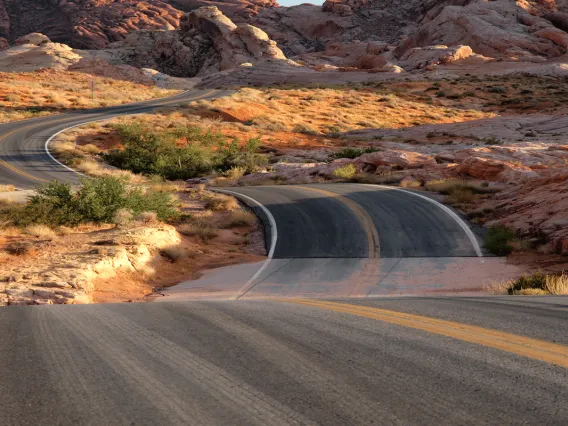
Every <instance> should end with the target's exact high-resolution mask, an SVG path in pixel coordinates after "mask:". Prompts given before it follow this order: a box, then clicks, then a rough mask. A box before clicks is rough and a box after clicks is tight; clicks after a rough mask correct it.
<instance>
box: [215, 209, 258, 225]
mask: <svg viewBox="0 0 568 426" xmlns="http://www.w3.org/2000/svg"><path fill="white" fill-rule="evenodd" d="M254 223H256V216H255V215H254V214H252V213H250V212H247V211H245V210H235V211H232V212H231V213H229V215H228V216H227V218H226V219H225V220H224V221H223V227H224V228H233V227H235V226H247V225H248V226H250V225H253V224H254Z"/></svg>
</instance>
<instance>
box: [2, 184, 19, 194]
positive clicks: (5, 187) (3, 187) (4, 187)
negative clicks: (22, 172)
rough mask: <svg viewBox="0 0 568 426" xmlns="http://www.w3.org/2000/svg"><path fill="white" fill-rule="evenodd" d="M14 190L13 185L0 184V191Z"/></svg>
mask: <svg viewBox="0 0 568 426" xmlns="http://www.w3.org/2000/svg"><path fill="white" fill-rule="evenodd" d="M15 190H16V187H15V186H14V185H0V192H14V191H15Z"/></svg>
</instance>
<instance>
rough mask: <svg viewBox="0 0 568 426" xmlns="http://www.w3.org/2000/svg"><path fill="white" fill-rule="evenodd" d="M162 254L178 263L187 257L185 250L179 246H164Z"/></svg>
mask: <svg viewBox="0 0 568 426" xmlns="http://www.w3.org/2000/svg"><path fill="white" fill-rule="evenodd" d="M160 254H161V255H162V256H164V257H165V258H166V259H168V260H169V261H170V262H172V263H176V262H177V261H179V260H181V259H183V258H184V257H185V251H184V250H183V249H182V248H181V247H177V246H171V247H166V248H163V249H162V250H161V251H160Z"/></svg>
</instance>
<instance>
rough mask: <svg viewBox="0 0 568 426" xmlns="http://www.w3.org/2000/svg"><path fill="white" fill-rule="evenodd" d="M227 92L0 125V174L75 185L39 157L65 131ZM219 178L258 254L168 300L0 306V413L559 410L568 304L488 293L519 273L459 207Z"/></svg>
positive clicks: (311, 420) (251, 415) (209, 419)
mask: <svg viewBox="0 0 568 426" xmlns="http://www.w3.org/2000/svg"><path fill="white" fill-rule="evenodd" d="M227 93H228V92H227V91H189V92H184V93H182V94H179V95H177V96H175V97H172V98H168V99H157V100H152V101H148V102H144V103H141V104H133V105H126V106H119V107H113V108H105V109H98V110H91V111H83V112H75V113H72V114H64V115H59V116H52V117H44V118H37V119H33V120H27V121H22V122H14V123H8V124H2V125H0V184H3V183H10V184H14V185H16V186H17V187H18V188H21V189H32V188H34V187H35V186H37V185H38V184H40V183H43V182H46V181H49V180H51V179H58V180H61V181H65V182H72V183H75V182H76V179H77V176H76V175H75V174H74V173H73V171H71V170H69V169H67V168H65V167H64V166H63V165H61V164H59V163H58V162H57V161H56V160H55V159H54V158H53V157H51V156H50V154H49V153H48V151H47V150H46V144H47V142H48V141H49V139H50V138H51V137H52V136H53V135H54V134H56V133H57V132H59V131H61V130H63V129H65V128H68V127H70V126H74V125H78V124H81V123H85V122H89V121H93V120H102V119H106V118H110V117H112V116H115V115H121V114H136V113H142V112H149V111H152V110H155V109H156V108H160V107H163V106H175V105H176V104H182V103H185V102H188V101H191V100H196V99H210V98H214V97H218V96H223V95H225V94H227ZM221 190H222V191H226V192H230V193H232V194H233V195H236V196H238V197H239V198H240V199H241V200H242V201H243V202H244V203H246V204H248V205H249V206H250V207H251V208H252V209H254V210H255V212H256V213H257V214H258V215H259V217H260V218H261V219H262V220H263V222H264V224H265V228H266V240H267V241H266V242H267V247H268V249H269V256H268V258H267V260H266V261H264V262H261V263H258V264H248V265H240V266H237V267H230V268H220V269H218V270H214V271H211V272H210V273H208V274H205V276H204V277H203V278H201V279H199V280H195V281H191V282H186V283H181V284H180V285H178V286H175V287H173V288H170V289H168V290H167V291H165V292H164V293H163V296H160V297H159V298H158V299H157V301H160V302H165V303H145V304H116V305H90V306H29V307H6V308H0V366H2V369H1V370H0V374H1V379H0V407H1V410H0V424H1V425H27V424H34V425H54V424H57V425H77V424H80V425H82V424H92V425H125V424H131V425H158V424H176V425H177V424H179V425H185V424H195V425H203V424H228V425H234V424H238V425H249V424H251V425H252V424H257V425H289V424H302V425H303V424H321V425H342V426H343V425H369V424H401V425H410V424H416V425H425V424H432V425H434V424H435V425H442V424H444V425H445V424H447V425H454V424H495V425H504V424H534V425H544V424H550V425H564V424H566V423H567V422H568V405H567V404H566V401H568V332H567V330H568V327H567V325H568V297H525V298H519V297H489V296H481V295H480V293H479V292H478V290H479V287H480V286H481V285H482V283H483V282H484V281H486V280H488V279H497V278H499V277H504V276H506V275H507V274H514V273H516V272H517V271H516V269H515V267H514V266H512V265H506V264H505V262H504V261H503V259H498V258H490V257H486V256H485V255H484V253H483V252H482V250H481V249H480V247H479V242H478V239H477V237H476V235H475V234H474V233H473V232H472V231H471V230H470V228H469V226H468V225H467V223H465V222H464V221H463V220H462V219H461V218H460V217H459V215H457V214H456V213H455V212H453V211H452V210H450V209H449V208H447V207H445V206H443V205H441V204H439V203H437V202H436V201H435V200H433V199H431V198H428V197H426V196H425V195H423V194H419V193H414V192H411V191H405V190H401V189H395V188H389V187H381V186H373V185H359V184H349V185H342V184H327V185H301V186H272V187H242V188H241V187H239V188H226V189H221ZM425 294H426V295H427V296H424V295H425ZM444 294H445V295H446V296H444V297H442V296H441V295H444ZM408 295H420V296H419V297H407V296H408ZM465 295H469V296H468V297H465ZM377 296H389V297H377ZM196 299H200V300H197V301H196ZM215 299H218V300H215ZM231 299H239V300H231Z"/></svg>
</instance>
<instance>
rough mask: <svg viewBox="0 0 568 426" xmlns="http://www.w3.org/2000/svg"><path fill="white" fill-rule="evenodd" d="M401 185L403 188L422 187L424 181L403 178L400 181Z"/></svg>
mask: <svg viewBox="0 0 568 426" xmlns="http://www.w3.org/2000/svg"><path fill="white" fill-rule="evenodd" d="M400 186H401V187H403V188H420V187H421V186H422V182H420V181H419V180H403V181H402V182H400Z"/></svg>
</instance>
